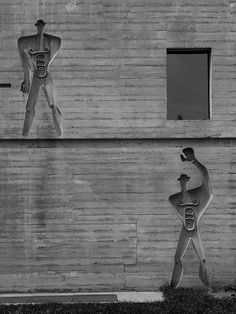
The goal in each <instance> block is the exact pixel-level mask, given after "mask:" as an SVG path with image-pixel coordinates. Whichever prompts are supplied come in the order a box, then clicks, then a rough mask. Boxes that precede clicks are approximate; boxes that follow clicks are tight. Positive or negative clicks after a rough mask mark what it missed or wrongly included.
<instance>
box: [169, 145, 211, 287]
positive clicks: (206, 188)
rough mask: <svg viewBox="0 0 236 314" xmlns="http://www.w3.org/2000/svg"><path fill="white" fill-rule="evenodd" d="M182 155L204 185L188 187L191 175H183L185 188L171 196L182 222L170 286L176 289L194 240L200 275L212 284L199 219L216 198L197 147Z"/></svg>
mask: <svg viewBox="0 0 236 314" xmlns="http://www.w3.org/2000/svg"><path fill="white" fill-rule="evenodd" d="M183 154H184V155H185V157H184V156H183V155H180V156H181V160H182V161H184V162H185V161H187V162H192V163H193V165H194V166H195V167H197V168H198V169H199V171H200V173H201V178H202V184H201V185H200V186H199V187H197V188H195V189H191V190H187V188H186V185H187V182H188V181H189V179H190V177H188V176H187V175H186V174H181V176H180V177H179V178H178V180H179V181H180V186H181V189H182V191H181V192H179V193H177V194H174V195H171V196H170V197H169V202H170V203H171V205H172V206H173V207H174V208H175V209H176V211H177V214H178V216H179V217H180V219H181V220H182V222H183V227H182V230H181V233H180V238H179V242H178V246H177V249H176V254H175V266H174V270H173V274H172V279H171V286H172V287H173V288H176V287H177V285H178V283H179V281H180V279H181V276H182V274H183V265H182V259H183V257H184V255H185V252H186V250H187V247H188V245H189V242H190V241H192V243H193V247H194V250H195V251H196V253H197V255H198V257H199V261H200V267H199V277H200V279H201V281H202V282H203V284H204V285H205V286H207V287H208V288H209V287H210V281H209V276H208V272H207V266H206V259H205V253H204V248H203V243H202V239H201V235H200V229H199V220H200V218H201V217H202V215H203V214H204V212H205V210H206V208H207V207H208V205H209V203H210V201H211V200H212V198H213V190H212V186H211V181H210V177H209V174H208V171H207V169H206V167H204V166H203V165H202V164H201V163H200V162H199V161H198V160H197V159H196V157H195V155H194V150H193V149H192V148H191V147H188V148H185V149H184V150H183Z"/></svg>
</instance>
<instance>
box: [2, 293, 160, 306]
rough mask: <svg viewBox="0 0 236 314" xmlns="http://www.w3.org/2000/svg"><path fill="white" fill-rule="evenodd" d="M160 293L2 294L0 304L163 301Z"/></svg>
mask: <svg viewBox="0 0 236 314" xmlns="http://www.w3.org/2000/svg"><path fill="white" fill-rule="evenodd" d="M163 300H164V299H163V295H162V293H161V292H106V293H35V294H2V295H0V304H27V303H31V304H32V303H33V304H36V303H117V302H156V301H163Z"/></svg>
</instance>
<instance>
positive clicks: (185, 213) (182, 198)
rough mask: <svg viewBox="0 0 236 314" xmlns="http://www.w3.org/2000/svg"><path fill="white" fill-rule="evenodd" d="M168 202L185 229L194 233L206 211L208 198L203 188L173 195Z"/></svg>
mask: <svg viewBox="0 0 236 314" xmlns="http://www.w3.org/2000/svg"><path fill="white" fill-rule="evenodd" d="M169 200H170V202H171V203H172V205H173V206H174V207H175V209H176V210H177V212H178V214H179V216H180V218H181V220H182V221H183V225H184V227H185V229H186V230H187V231H194V230H196V229H197V225H198V222H199V219H200V217H201V215H202V214H203V212H204V210H205V209H206V207H207V205H208V203H209V201H210V197H208V195H207V193H206V190H205V189H204V188H203V187H199V188H196V189H192V190H188V191H186V192H184V193H183V192H179V193H176V194H173V195H171V196H170V198H169Z"/></svg>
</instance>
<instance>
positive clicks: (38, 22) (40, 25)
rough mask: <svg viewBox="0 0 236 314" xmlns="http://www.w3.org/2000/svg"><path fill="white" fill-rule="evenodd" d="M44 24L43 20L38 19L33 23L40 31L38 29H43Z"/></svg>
mask: <svg viewBox="0 0 236 314" xmlns="http://www.w3.org/2000/svg"><path fill="white" fill-rule="evenodd" d="M45 24H46V22H44V20H38V21H37V22H36V23H35V24H34V25H35V26H36V27H37V29H38V30H39V31H40V30H43V29H44V26H45Z"/></svg>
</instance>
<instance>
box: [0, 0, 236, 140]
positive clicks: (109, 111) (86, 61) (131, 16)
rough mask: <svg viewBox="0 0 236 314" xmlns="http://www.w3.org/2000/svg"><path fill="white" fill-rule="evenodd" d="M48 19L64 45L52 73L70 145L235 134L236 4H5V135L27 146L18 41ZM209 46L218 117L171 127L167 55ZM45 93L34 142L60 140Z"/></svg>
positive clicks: (156, 0)
mask: <svg viewBox="0 0 236 314" xmlns="http://www.w3.org/2000/svg"><path fill="white" fill-rule="evenodd" d="M38 18H43V19H44V20H45V21H46V22H47V23H48V24H47V25H46V31H47V32H48V33H49V34H55V35H58V36H60V37H61V38H62V49H61V51H60V53H59V54H58V56H57V58H56V59H55V61H54V63H53V65H52V71H53V78H54V81H55V85H56V86H55V87H56V95H57V103H58V106H59V108H61V111H62V114H63V118H64V137H65V138H101V137H103V138H117V137H122V138H125V137H129V138H137V137H140V138H141V137H178V138H181V137H183V136H188V137H204V136H212V137H227V136H229V137H234V136H236V128H235V115H236V106H235V99H236V89H235V78H236V74H235V73H236V63H235V59H236V50H235V42H236V32H235V30H236V2H235V1H233V0H199V1H193V0H178V1H176V0H170V1H166V0H146V1H143V0H102V1H100V0H89V1H83V2H81V1H76V0H67V1H64V0H63V1H62V0H50V1H49V0H44V1H34V2H32V1H30V0H2V1H1V7H0V21H1V34H0V36H1V37H0V39H1V48H0V55H1V58H0V82H6V83H11V84H12V88H11V89H9V88H7V89H3V88H1V89H0V137H2V138H21V130H22V126H23V120H24V113H25V102H26V100H25V99H24V98H23V97H22V95H21V93H20V91H19V88H20V84H21V81H22V78H23V73H22V69H21V64H20V58H19V56H18V52H17V44H16V43H17V39H18V38H19V37H20V36H22V35H28V34H31V33H32V31H33V30H34V29H35V27H34V25H33V24H34V23H35V22H36V20H37V19H38ZM171 47H172V48H173V47H175V48H176V47H182V48H184V47H188V48H194V47H208V48H212V60H211V63H212V64H211V68H212V73H211V79H212V84H211V85H212V88H211V94H212V104H211V111H212V118H211V120H205V121H167V120H166V111H167V99H166V48H171ZM55 136H56V133H55V130H54V127H53V121H52V117H51V112H50V109H49V108H48V105H47V102H46V99H45V98H44V95H43V94H41V98H40V101H39V103H38V105H37V116H36V120H35V121H34V124H33V127H32V130H31V132H30V134H29V137H32V138H48V137H51V138H53V137H55Z"/></svg>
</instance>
